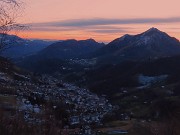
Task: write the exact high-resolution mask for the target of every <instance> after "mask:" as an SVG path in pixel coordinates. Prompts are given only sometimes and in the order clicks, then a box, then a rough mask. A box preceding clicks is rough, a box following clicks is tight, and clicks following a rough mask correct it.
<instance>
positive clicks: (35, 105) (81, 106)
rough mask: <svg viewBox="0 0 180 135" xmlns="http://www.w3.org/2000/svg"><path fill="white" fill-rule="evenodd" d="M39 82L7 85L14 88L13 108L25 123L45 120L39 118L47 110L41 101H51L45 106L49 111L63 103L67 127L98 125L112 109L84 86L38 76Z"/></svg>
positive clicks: (28, 81)
mask: <svg viewBox="0 0 180 135" xmlns="http://www.w3.org/2000/svg"><path fill="white" fill-rule="evenodd" d="M3 77H4V76H3ZM25 78H26V77H25ZM6 79H7V78H6ZM39 82H41V83H39ZM39 82H38V83H34V82H33V81H32V80H26V81H24V80H13V83H11V85H8V87H12V88H13V89H15V90H16V99H17V103H16V108H17V110H18V112H19V113H21V114H22V115H23V118H24V120H25V121H26V122H27V123H30V124H41V123H42V122H44V121H45V120H44V119H43V117H42V115H44V114H45V113H46V112H45V111H46V110H47V107H46V106H45V104H44V103H49V104H50V103H51V105H49V104H48V107H49V110H52V111H53V110H56V109H57V108H58V107H59V104H61V106H62V104H63V106H65V111H66V112H67V113H69V115H68V125H69V126H80V125H91V124H101V121H102V119H103V117H104V116H105V115H106V114H107V113H111V112H112V110H113V106H112V105H111V104H110V103H109V102H108V100H107V99H106V98H104V97H99V96H97V95H96V94H94V93H92V92H90V91H89V90H88V89H84V88H79V87H77V86H75V85H73V84H69V83H65V82H62V81H59V80H57V79H55V78H53V77H50V76H42V77H41V78H39ZM49 117H55V116H49Z"/></svg>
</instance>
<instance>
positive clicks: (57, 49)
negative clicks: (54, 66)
mask: <svg viewBox="0 0 180 135" xmlns="http://www.w3.org/2000/svg"><path fill="white" fill-rule="evenodd" d="M103 46H104V44H103V43H98V42H96V41H95V40H93V39H87V40H79V41H77V40H74V39H73V40H66V41H63V42H56V43H54V44H52V45H50V46H48V47H47V48H45V49H44V50H42V51H41V52H39V53H38V57H43V58H51V59H52V58H56V59H57V58H58V59H74V58H81V57H86V56H88V55H90V54H91V53H92V52H95V51H97V50H98V49H100V48H101V47H103Z"/></svg>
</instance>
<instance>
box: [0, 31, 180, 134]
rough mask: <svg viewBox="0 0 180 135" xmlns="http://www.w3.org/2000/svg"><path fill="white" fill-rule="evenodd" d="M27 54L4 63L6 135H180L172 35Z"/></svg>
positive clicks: (1, 90)
mask: <svg viewBox="0 0 180 135" xmlns="http://www.w3.org/2000/svg"><path fill="white" fill-rule="evenodd" d="M27 46H28V45H27ZM29 46H30V45H29ZM15 48H16V47H15ZM29 48H31V47H29ZM16 49H18V48H16ZM32 50H33V48H32ZM7 52H8V50H7ZM30 52H31V49H30ZM26 53H27V55H26V54H23V55H22V56H18V57H14V58H11V59H9V60H8V59H7V58H9V57H10V56H7V57H6V58H1V60H0V65H1V66H0V67H1V68H0V84H1V85H0V101H1V119H0V120H1V123H2V124H1V126H0V128H1V130H2V132H3V134H6V135H8V134H13V131H14V128H16V129H17V130H16V132H17V133H16V134H19V132H20V131H21V132H22V131H23V132H22V134H25V133H26V132H30V131H31V132H30V134H33V135H34V134H37V135H39V134H47V135H50V134H54V135H56V134H77V135H78V134H84V135H93V134H99V135H111V134H129V135H144V134H146V135H154V134H160V135H161V134H162V135H163V134H165V133H167V135H170V133H171V132H173V133H174V134H172V135H178V134H179V132H180V131H179V129H178V127H179V125H180V123H179V120H180V115H179V110H180V106H179V105H180V104H179V103H180V100H179V96H180V92H179V88H180V71H179V68H180V42H179V41H178V40H177V39H175V38H173V37H170V36H169V35H167V34H166V33H164V32H162V31H160V30H158V29H156V28H151V29H149V30H147V31H145V32H143V33H141V34H138V35H124V36H123V37H120V38H117V39H115V40H113V41H112V42H110V43H109V44H107V45H105V44H103V43H98V42H96V41H95V40H93V39H87V40H80V41H77V40H65V41H57V42H55V43H52V44H48V45H47V46H46V47H45V46H44V48H41V49H40V50H38V51H36V52H35V53H29V52H26ZM7 54H8V53H7ZM4 57H5V56H4ZM14 123H15V124H16V125H17V127H14V126H13V125H14ZM8 125H9V126H8ZM22 125H24V126H22ZM8 129H9V130H8Z"/></svg>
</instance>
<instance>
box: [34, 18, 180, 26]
mask: <svg viewBox="0 0 180 135" xmlns="http://www.w3.org/2000/svg"><path fill="white" fill-rule="evenodd" d="M177 22H180V17H171V18H130V19H106V18H93V19H72V20H63V21H55V22H44V23H32V24H31V25H33V26H53V27H86V26H96V25H118V24H158V23H177Z"/></svg>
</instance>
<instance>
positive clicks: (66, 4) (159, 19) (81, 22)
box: [19, 0, 180, 42]
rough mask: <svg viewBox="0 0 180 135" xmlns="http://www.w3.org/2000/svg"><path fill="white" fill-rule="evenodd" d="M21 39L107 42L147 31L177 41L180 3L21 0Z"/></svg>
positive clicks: (165, 0) (168, 0) (160, 0)
mask: <svg viewBox="0 0 180 135" xmlns="http://www.w3.org/2000/svg"><path fill="white" fill-rule="evenodd" d="M24 1H25V4H24V13H23V15H22V17H20V19H19V22H20V23H23V24H27V25H28V26H29V29H28V30H26V31H23V32H21V33H20V36H22V37H25V38H36V39H37V38H40V39H57V40H64V39H72V38H74V39H78V40H80V39H87V38H94V39H95V40H97V41H99V42H109V41H111V40H113V39H115V38H117V37H120V36H122V35H124V34H127V33H128V34H137V33H140V32H143V31H145V30H147V29H149V28H151V27H157V28H158V29H160V30H162V31H165V32H167V33H168V34H170V35H171V36H174V37H176V38H178V39H180V0H24Z"/></svg>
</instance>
